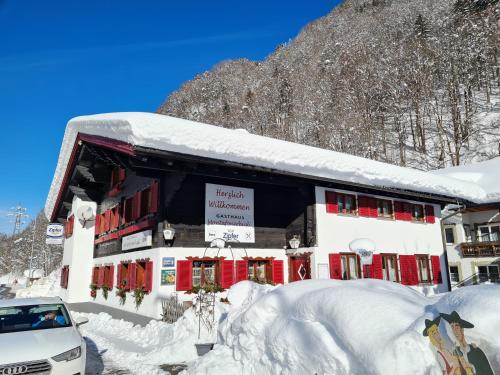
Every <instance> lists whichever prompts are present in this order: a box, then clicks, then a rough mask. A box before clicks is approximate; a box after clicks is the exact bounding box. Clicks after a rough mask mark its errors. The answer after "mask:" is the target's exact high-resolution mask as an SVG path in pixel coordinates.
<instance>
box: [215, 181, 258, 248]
mask: <svg viewBox="0 0 500 375" xmlns="http://www.w3.org/2000/svg"><path fill="white" fill-rule="evenodd" d="M253 193H254V191H253V189H248V188H240V187H235V186H226V185H214V184H206V195H205V241H207V242H210V241H213V240H214V239H216V238H222V239H223V240H224V241H226V242H246V243H254V242H255V228H254V199H253V198H254V196H253Z"/></svg>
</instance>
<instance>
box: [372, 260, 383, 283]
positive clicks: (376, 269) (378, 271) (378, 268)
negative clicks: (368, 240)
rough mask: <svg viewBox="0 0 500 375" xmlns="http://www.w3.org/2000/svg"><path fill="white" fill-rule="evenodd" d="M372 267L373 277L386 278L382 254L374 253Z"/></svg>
mask: <svg viewBox="0 0 500 375" xmlns="http://www.w3.org/2000/svg"><path fill="white" fill-rule="evenodd" d="M370 268H371V269H370V277H371V278H372V279H383V278H384V277H383V274H382V256H381V255H380V254H373V259H372V265H371V267H370Z"/></svg>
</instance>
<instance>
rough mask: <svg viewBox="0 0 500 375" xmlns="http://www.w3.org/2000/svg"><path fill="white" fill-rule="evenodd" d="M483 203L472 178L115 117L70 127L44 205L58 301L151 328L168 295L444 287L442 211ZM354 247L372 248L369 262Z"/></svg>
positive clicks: (158, 119)
mask: <svg viewBox="0 0 500 375" xmlns="http://www.w3.org/2000/svg"><path fill="white" fill-rule="evenodd" d="M483 196H484V191H483V190H482V189H481V188H480V187H478V186H477V185H476V184H475V183H471V182H465V181H459V180H454V179H451V178H448V177H443V176H435V175H432V174H429V173H424V172H421V171H417V170H412V169H408V168H402V167H398V166H394V165H389V164H384V163H380V162H376V161H372V160H367V159H363V158H359V157H354V156H350V155H346V154H341V153H337V152H333V151H328V150H322V149H318V148H314V147H308V146H304V145H299V144H294V143H290V142H284V141H280V140H276V139H271V138H266V137H261V136H256V135H252V134H249V133H247V132H245V131H240V130H230V129H224V128H221V127H215V126H211V125H206V124H200V123H195V122H192V121H186V120H181V119H176V118H172V117H168V116H163V115H156V114H146V113H117V114H104V115H95V116H88V117H78V118H75V119H73V120H71V121H70V122H69V124H68V126H67V128H66V133H65V136H64V140H63V144H62V148H61V153H60V156H59V160H58V165H57V168H56V173H55V175H54V179H53V182H52V186H51V189H50V192H49V196H48V199H47V203H46V208H45V209H46V215H47V216H48V217H49V218H50V219H51V220H52V221H55V220H60V221H65V222H66V228H67V229H66V237H67V238H66V242H65V245H64V258H63V265H64V268H63V275H62V276H63V277H62V285H63V291H62V295H61V297H62V298H63V299H65V300H67V301H68V302H82V301H90V300H92V299H93V298H95V302H96V303H99V304H105V305H109V306H113V307H117V308H122V309H125V310H128V311H133V312H138V313H141V314H144V315H148V316H151V317H155V318H158V317H159V316H160V313H161V301H162V299H164V298H166V297H168V296H169V295H171V293H174V292H175V293H178V295H179V296H180V297H181V299H184V300H189V299H191V298H192V295H193V294H191V293H192V292H195V291H196V290H197V289H198V288H199V287H212V288H217V289H220V290H224V289H226V288H228V287H229V286H231V285H232V284H233V283H235V282H238V281H240V280H246V279H253V280H256V281H259V282H269V283H277V284H280V283H286V282H293V281H298V280H302V279H309V278H333V279H355V278H361V277H371V278H380V279H386V280H391V281H394V282H401V283H403V284H405V285H408V286H409V287H412V288H415V289H417V290H420V291H422V292H425V293H435V292H443V291H447V290H448V282H447V280H448V276H447V266H446V254H445V252H444V248H443V241H442V234H441V208H442V207H444V206H445V205H447V204H450V203H455V202H456V201H457V199H456V197H460V199H463V200H470V201H472V200H474V199H480V198H481V197H483ZM94 215H95V219H94ZM220 238H222V239H224V240H225V241H220V240H218V239H220ZM357 240H358V242H359V241H362V242H363V241H364V242H363V243H369V244H372V245H373V246H374V249H372V250H374V255H373V262H372V264H371V265H369V266H362V265H361V258H360V257H359V255H357V254H356V253H355V252H354V251H353V250H359V249H353V243H355V242H356V241H357ZM214 243H218V244H219V245H220V246H219V247H210V245H211V244H214ZM90 286H92V290H91V287H90ZM118 287H120V289H118ZM117 292H118V294H120V295H121V296H125V299H123V298H120V297H119V296H118V295H117ZM106 293H107V298H105V295H106ZM91 295H92V296H93V297H91ZM134 296H144V299H143V301H142V304H141V305H140V306H139V307H137V306H136V304H135V303H134V302H135V297H134Z"/></svg>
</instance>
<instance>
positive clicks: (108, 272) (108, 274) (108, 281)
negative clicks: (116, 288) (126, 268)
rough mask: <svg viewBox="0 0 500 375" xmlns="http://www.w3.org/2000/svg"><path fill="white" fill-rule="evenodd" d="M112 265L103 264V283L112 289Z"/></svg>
mask: <svg viewBox="0 0 500 375" xmlns="http://www.w3.org/2000/svg"><path fill="white" fill-rule="evenodd" d="M113 273H114V266H112V265H109V266H104V280H103V285H104V286H106V287H108V288H109V289H113V279H114V275H113Z"/></svg>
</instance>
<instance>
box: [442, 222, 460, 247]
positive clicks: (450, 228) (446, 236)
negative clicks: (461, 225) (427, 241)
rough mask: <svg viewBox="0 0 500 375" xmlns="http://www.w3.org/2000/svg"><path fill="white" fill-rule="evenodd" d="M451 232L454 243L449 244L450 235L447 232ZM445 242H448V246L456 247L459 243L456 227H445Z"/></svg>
mask: <svg viewBox="0 0 500 375" xmlns="http://www.w3.org/2000/svg"><path fill="white" fill-rule="evenodd" d="M449 230H451V236H452V237H453V241H452V242H449V241H448V233H447V231H449ZM444 240H445V242H446V244H447V245H454V244H456V243H457V242H456V241H457V239H456V236H455V227H454V226H451V225H449V226H445V227H444Z"/></svg>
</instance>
